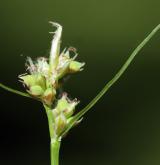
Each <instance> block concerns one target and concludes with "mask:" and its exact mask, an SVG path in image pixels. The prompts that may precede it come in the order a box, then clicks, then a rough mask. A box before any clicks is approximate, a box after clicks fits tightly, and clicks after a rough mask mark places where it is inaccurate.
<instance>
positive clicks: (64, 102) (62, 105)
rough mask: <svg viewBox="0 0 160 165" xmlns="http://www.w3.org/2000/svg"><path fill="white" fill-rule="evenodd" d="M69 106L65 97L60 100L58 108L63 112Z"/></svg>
mask: <svg viewBox="0 0 160 165" xmlns="http://www.w3.org/2000/svg"><path fill="white" fill-rule="evenodd" d="M68 106H69V103H68V101H67V100H66V98H65V97H62V98H61V99H60V100H58V104H57V107H56V108H57V109H58V111H60V112H62V111H64V110H65V109H67V108H68Z"/></svg>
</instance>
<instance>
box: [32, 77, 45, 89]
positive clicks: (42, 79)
mask: <svg viewBox="0 0 160 165" xmlns="http://www.w3.org/2000/svg"><path fill="white" fill-rule="evenodd" d="M35 79H36V85H39V86H41V87H42V88H43V89H45V88H46V80H45V77H44V76H42V75H40V74H38V75H35Z"/></svg>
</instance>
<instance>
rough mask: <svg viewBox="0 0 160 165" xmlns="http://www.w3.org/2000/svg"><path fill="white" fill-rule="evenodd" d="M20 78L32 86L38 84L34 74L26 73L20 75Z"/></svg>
mask: <svg viewBox="0 0 160 165" xmlns="http://www.w3.org/2000/svg"><path fill="white" fill-rule="evenodd" d="M19 77H20V79H22V80H23V82H24V84H25V85H27V86H28V87H31V86H33V85H35V84H36V78H35V76H34V75H25V76H19Z"/></svg>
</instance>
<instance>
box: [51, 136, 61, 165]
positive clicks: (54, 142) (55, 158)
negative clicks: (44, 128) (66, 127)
mask: <svg viewBox="0 0 160 165" xmlns="http://www.w3.org/2000/svg"><path fill="white" fill-rule="evenodd" d="M60 144H61V141H60V140H59V139H51V146H50V147H51V165H59V149H60Z"/></svg>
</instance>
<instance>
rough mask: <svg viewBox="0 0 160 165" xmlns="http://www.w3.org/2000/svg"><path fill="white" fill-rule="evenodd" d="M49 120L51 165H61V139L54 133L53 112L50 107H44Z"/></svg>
mask: <svg viewBox="0 0 160 165" xmlns="http://www.w3.org/2000/svg"><path fill="white" fill-rule="evenodd" d="M43 106H44V108H45V110H46V114H47V118H48V126H49V134H50V159H51V165H59V150H60V144H61V139H60V138H58V137H57V136H56V135H55V133H54V128H53V117H52V110H51V108H50V107H48V106H46V105H45V104H44V105H43Z"/></svg>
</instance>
